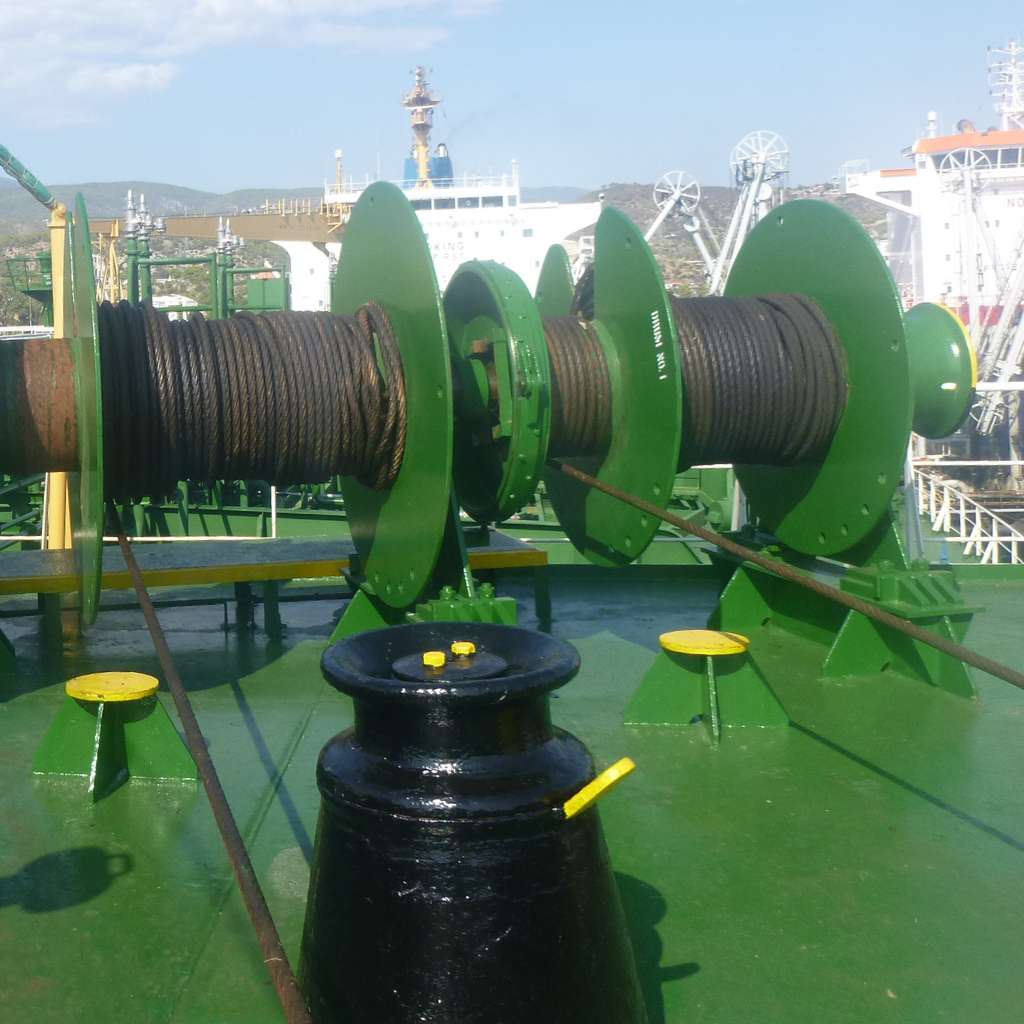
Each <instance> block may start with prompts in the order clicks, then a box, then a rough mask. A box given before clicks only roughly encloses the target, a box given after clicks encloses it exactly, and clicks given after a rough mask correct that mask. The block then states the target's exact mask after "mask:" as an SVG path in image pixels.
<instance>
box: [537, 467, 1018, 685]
mask: <svg viewBox="0 0 1024 1024" xmlns="http://www.w3.org/2000/svg"><path fill="white" fill-rule="evenodd" d="M548 464H549V465H551V466H553V467H554V468H555V469H559V470H561V471H562V472H563V473H564V474H565V475H566V476H569V477H572V478H573V479H574V480H578V481H579V482H580V483H582V484H586V485H587V486H588V487H593V488H594V489H595V490H598V491H602V492H603V493H605V494H608V495H610V496H611V497H613V498H618V499H619V501H624V502H625V503H626V504H627V505H632V506H633V508H636V509H640V511H641V512H647V513H648V514H649V515H652V516H656V517H657V518H658V519H661V520H662V521H663V522H666V523H669V524H670V525H672V526H675V527H677V528H678V529H680V530H685V531H686V532H687V533H691V534H693V535H694V536H695V537H699V538H700V539H701V540H704V541H707V542H708V543H709V544H714V545H715V546H716V547H720V548H722V549H723V550H724V551H728V552H729V553H730V554H733V555H736V557H737V558H742V559H745V560H746V561H748V562H753V563H754V565H758V566H760V567H761V568H762V569H767V570H768V572H771V573H774V574H775V575H776V576H781V577H782V578H783V579H786V580H789V581H790V582H791V583H797V584H799V585H800V586H801V587H806V588H807V589H808V590H812V591H813V592H814V593H815V594H819V595H820V596H821V597H826V598H828V599H829V600H830V601H835V602H837V603H838V604H842V605H845V606H846V607H847V608H850V609H852V610H853V611H855V612H860V614H861V615H866V616H867V617H868V618H869V619H874V621H875V622H879V623H881V624H882V625H883V626H888V627H889V628H890V629H895V630H897V631H898V632H900V633H903V634H905V635H906V636H909V637H910V638H911V639H913V640H917V641H919V642H920V643H922V644H927V645H928V646H929V647H934V648H935V649H936V650H937V651H941V652H942V653H943V654H948V655H949V656H950V657H951V658H956V659H958V660H959V661H963V662H966V663H967V664H968V665H972V666H973V667H974V668H977V669H981V671H982V672H987V673H988V674H989V675H992V676H995V677H996V678H997V679H1002V680H1003V681H1004V682H1007V683H1010V684H1011V685H1012V686H1016V687H1018V689H1021V690H1024V674H1022V673H1020V672H1018V671H1016V670H1015V669H1012V668H1010V667H1009V666H1008V665H1001V664H1000V663H999V662H998V661H993V660H992V659H991V658H986V657H985V656H984V655H983V654H978V653H977V652H976V651H972V650H970V649H969V648H967V647H963V646H961V645H960V644H958V643H954V642H953V641H952V640H947V639H946V638H945V637H941V636H936V635H935V634H934V633H932V632H931V631H930V630H927V629H925V628H924V627H923V626H919V625H917V623H916V622H911V621H910V620H909V619H902V618H900V617H899V616H898V615H893V614H892V613H891V612H887V611H883V610H882V609H881V608H877V607H876V606H875V605H873V604H869V603H868V602H867V601H862V600H861V599H860V598H859V597H854V596H853V595H852V594H847V593H846V592H845V591H843V590H840V589H839V588H838V587H830V586H829V585H828V584H827V583H822V582H821V581H820V580H816V579H814V577H812V576H807V575H805V574H804V573H802V572H800V571H799V570H798V569H794V568H793V567H792V566H789V565H785V564H783V563H781V562H777V561H776V560H775V559H773V558H768V557H766V556H765V555H761V554H758V553H757V552H756V551H751V549H750V548H746V547H744V546H743V545H742V544H737V543H736V542H735V541H733V540H729V538H728V537H722V536H720V535H719V534H717V533H713V532H712V531H711V530H705V529H704V527H702V526H697V525H696V523H691V522H688V521H687V520H685V519H681V518H680V517H679V516H674V515H672V513H671V512H666V511H665V510H664V509H661V508H658V506H657V505H652V504H651V503H650V502H649V501H644V500H643V499H642V498H638V497H636V496H635V495H633V494H629V493H627V492H626V491H622V490H619V488H618V487H612V486H611V485H609V484H606V483H604V482H602V481H601V480H598V479H597V478H596V477H593V476H590V474H589V473H584V472H582V471H581V470H579V469H576V468H575V467H573V466H569V465H567V464H566V463H564V462H560V461H559V460H557V459H551V460H550V461H549V463H548Z"/></svg>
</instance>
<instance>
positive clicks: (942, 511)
mask: <svg viewBox="0 0 1024 1024" xmlns="http://www.w3.org/2000/svg"><path fill="white" fill-rule="evenodd" d="M914 473H915V476H916V477H917V510H918V512H919V514H920V515H927V516H928V519H929V520H930V521H931V524H932V532H933V533H944V534H946V535H947V536H946V538H945V539H946V542H947V543H949V544H963V545H964V554H965V555H976V556H977V557H978V558H980V559H981V561H982V564H983V565H1000V564H1007V563H1009V564H1012V565H1020V564H1021V563H1022V562H1024V533H1021V532H1020V531H1019V530H1017V528H1016V527H1014V526H1011V525H1010V524H1009V523H1008V522H1007V521H1006V520H1005V519H1002V518H1000V517H999V516H997V515H996V514H995V513H994V512H992V511H991V510H990V509H987V508H985V506H984V505H980V504H978V502H976V501H975V500H974V499H973V498H971V497H969V496H968V495H967V494H965V493H964V492H963V490H961V488H962V487H964V486H965V485H964V484H963V483H961V482H960V481H959V480H943V479H941V478H940V477H935V476H932V475H931V474H930V473H923V472H922V471H921V470H920V469H919V468H916V467H915V470H914Z"/></svg>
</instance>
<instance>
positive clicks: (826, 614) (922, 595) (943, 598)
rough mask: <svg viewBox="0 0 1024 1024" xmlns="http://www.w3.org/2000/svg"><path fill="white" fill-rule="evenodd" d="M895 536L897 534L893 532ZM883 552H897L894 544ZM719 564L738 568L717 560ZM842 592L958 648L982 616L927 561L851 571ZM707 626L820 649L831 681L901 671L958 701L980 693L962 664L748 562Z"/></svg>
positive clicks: (718, 557)
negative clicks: (762, 633)
mask: <svg viewBox="0 0 1024 1024" xmlns="http://www.w3.org/2000/svg"><path fill="white" fill-rule="evenodd" d="M892 530H893V531H894V533H895V527H894V526H893V527H892ZM895 536H896V538H897V540H898V534H895ZM880 548H881V550H883V551H884V550H886V549H888V550H890V551H891V550H892V548H891V538H890V543H889V544H886V543H884V542H883V543H881V544H880ZM713 558H714V559H715V560H717V561H720V562H732V563H733V564H736V562H735V560H733V559H730V558H729V557H728V556H724V555H721V554H719V553H715V554H714V555H713ZM835 568H836V567H835V566H833V571H835ZM839 586H840V589H842V590H843V591H846V592H847V593H851V594H854V595H855V596H857V597H860V598H862V599H863V600H865V601H867V602H869V603H870V604H873V605H875V606H876V607H878V608H881V609H883V610H884V611H887V612H890V613H892V614H893V615H898V616H900V617H901V618H905V619H909V620H910V621H912V622H915V623H917V624H918V625H920V626H923V627H924V628H925V629H928V630H929V631H931V632H933V633H935V634H936V635H938V636H941V637H944V638H946V639H948V640H953V641H955V642H957V643H961V642H963V639H964V637H965V635H966V633H967V628H968V626H969V625H970V621H971V619H972V617H973V616H974V614H975V613H976V612H978V611H981V609H980V608H979V607H974V606H969V605H967V604H965V603H964V601H963V598H962V597H961V595H960V593H959V589H958V587H957V584H956V581H955V580H954V578H953V574H952V573H951V572H948V571H941V570H940V571H933V570H931V569H930V568H929V567H928V565H927V563H924V562H915V563H913V565H910V566H906V567H905V566H900V565H894V564H893V562H892V561H890V560H889V559H879V561H878V562H877V564H873V565H869V566H865V567H856V566H854V567H850V568H847V569H846V570H845V574H844V575H843V576H842V577H841V579H840V581H839ZM709 625H711V627H712V628H714V629H722V630H730V631H737V632H742V633H747V634H748V635H749V634H750V633H753V632H756V631H757V630H760V629H762V628H765V627H767V628H770V629H772V630H773V632H776V633H777V634H778V633H781V634H788V635H790V636H792V637H796V638H798V639H800V640H803V641H810V642H811V643H813V644H815V645H817V646H818V647H819V649H820V659H821V662H820V664H821V675H822V676H823V677H825V678H839V677H843V676H864V675H877V674H878V673H880V672H896V673H898V674H900V675H903V676H906V677H908V678H910V679H916V680H918V681H920V682H924V683H927V684H929V685H930V686H936V687H938V688H940V689H943V690H947V691H948V692H950V693H953V694H955V695H957V696H960V697H967V698H972V697H974V695H975V693H976V690H975V687H974V680H973V677H972V675H971V671H970V669H969V668H968V667H967V666H966V665H964V664H963V662H961V661H959V660H957V659H956V658H951V657H950V656H949V655H947V654H943V653H941V652H940V651H937V650H935V649H934V648H932V647H929V646H927V645H925V644H921V643H919V642H918V641H915V640H912V639H911V638H910V637H908V636H906V635H904V634H903V633H899V632H897V631H895V630H893V629H890V628H889V627H887V626H883V625H881V624H880V623H877V622H875V621H874V620H872V619H869V618H867V617H866V616H864V615H861V614H860V613H859V612H855V611H853V610H852V609H849V608H846V607H844V606H843V605H840V604H837V603H836V602H834V601H831V600H829V599H828V598H826V597H822V596H820V595H818V594H815V593H813V592H811V591H810V590H807V589H805V588H803V587H800V586H797V585H796V584H794V583H791V582H790V581H788V580H784V579H782V578H781V577H778V576H776V575H774V574H773V573H770V572H768V571H767V570H765V569H762V568H760V567H759V566H755V565H752V564H750V563H749V562H742V563H739V564H738V566H737V568H736V570H735V572H734V573H733V575H732V578H731V579H730V580H729V582H728V584H727V585H726V587H725V589H724V590H723V592H722V595H721V597H720V598H719V602H718V607H717V608H716V609H715V611H714V612H713V613H712V615H711V618H710V620H709Z"/></svg>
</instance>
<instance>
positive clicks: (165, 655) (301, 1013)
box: [107, 501, 312, 1024]
mask: <svg viewBox="0 0 1024 1024" xmlns="http://www.w3.org/2000/svg"><path fill="white" fill-rule="evenodd" d="M107 513H108V515H109V516H110V520H111V522H112V523H113V524H114V526H115V529H116V531H117V542H118V544H119V545H120V548H121V554H122V555H123V556H124V561H125V565H126V566H127V567H128V575H129V576H130V577H131V581H132V585H133V586H134V587H135V594H136V596H137V597H138V599H139V606H140V607H141V608H142V614H143V617H144V618H145V620H146V625H147V626H148V627H149V635H150V637H151V638H152V640H153V646H154V647H155V648H156V654H157V658H158V659H159V661H160V667H161V669H163V673H164V680H165V681H166V683H167V688H168V689H169V690H170V691H171V697H172V698H173V699H174V707H175V709H176V710H177V712H178V717H179V718H180V719H181V727H182V730H183V732H184V734H185V743H186V745H187V746H188V750H189V753H190V754H191V755H192V760H193V761H195V763H196V768H197V770H198V772H199V778H200V780H201V781H202V783H203V788H204V789H205V790H206V796H207V798H208V799H209V801H210V809H211V810H212V811H213V817H214V820H215V821H216V823H217V829H218V831H219V832H220V836H221V839H222V840H223V842H224V848H225V850H226V851H227V855H228V860H229V861H230V862H231V868H232V870H233V871H234V873H235V879H236V881H237V882H238V887H239V889H240V890H241V893H242V900H243V902H244V903H245V909H246V910H247V911H248V912H249V918H250V920H251V921H252V926H253V930H254V931H255V933H256V939H257V941H258V942H259V945H260V951H261V952H262V953H263V961H264V963H265V964H266V965H267V970H268V971H269V972H270V977H271V980H272V981H273V983H274V988H275V989H276V990H277V997H278V999H279V1000H280V1002H281V1008H282V1009H283V1010H284V1015H285V1019H286V1020H287V1021H288V1024H312V1019H311V1017H310V1015H309V1010H308V1009H307V1007H306V1002H305V1000H304V999H303V998H302V994H301V993H300V992H299V987H298V984H297V983H296V981H295V974H294V972H293V971H292V967H291V964H290V963H289V961H288V954H287V953H286V952H285V949H284V946H283V945H282V943H281V936H280V933H279V932H278V930H277V925H276V924H275V923H274V919H273V917H272V916H271V914H270V908H269V907H268V906H267V901H266V897H265V896H264V895H263V890H262V888H261V887H260V883H259V879H258V878H257V877H256V871H255V869H254V868H253V866H252V861H251V860H250V859H249V853H248V851H247V850H246V848H245V842H244V840H243V839H242V834H241V833H240V832H239V830H238V823H237V822H236V821H235V816H234V814H233V813H232V811H231V805H230V804H229V803H228V799H227V796H226V795H225V793H224V788H223V787H222V786H221V783H220V778H219V777H218V775H217V769H216V768H215V767H214V765H213V759H212V758H211V757H210V752H209V750H208V749H207V743H206V740H205V739H204V738H203V734H202V732H201V730H200V728H199V722H198V721H197V720H196V716H195V712H194V711H193V710H192V702H191V701H190V700H189V698H188V692H187V691H186V689H185V684H184V683H183V682H182V681H181V676H180V675H179V674H178V669H177V667H176V666H175V664H174V658H173V657H172V656H171V651H170V648H169V647H168V646H167V638H166V637H165V636H164V631H163V629H162V628H161V626H160V620H159V619H158V618H157V617H156V609H155V608H154V607H153V601H152V599H151V598H150V596H149V591H148V590H147V589H146V584H145V582H144V580H143V578H142V572H141V571H140V569H139V564H138V562H137V561H136V560H135V553H134V552H133V551H132V547H131V545H130V544H129V543H128V538H127V536H126V535H125V532H124V526H123V525H122V523H121V518H120V516H119V515H118V512H117V508H116V506H115V505H114V503H113V501H108V502H107Z"/></svg>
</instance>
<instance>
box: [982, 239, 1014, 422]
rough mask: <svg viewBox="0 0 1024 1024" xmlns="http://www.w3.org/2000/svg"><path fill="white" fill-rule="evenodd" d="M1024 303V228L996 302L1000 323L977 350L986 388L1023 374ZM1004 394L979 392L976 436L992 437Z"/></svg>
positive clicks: (1002, 413)
mask: <svg viewBox="0 0 1024 1024" xmlns="http://www.w3.org/2000/svg"><path fill="white" fill-rule="evenodd" d="M1022 302H1024V225H1022V227H1021V230H1020V232H1019V233H1018V235H1017V241H1016V244H1015V245H1014V248H1013V262H1012V263H1011V264H1010V267H1009V270H1008V272H1007V275H1006V279H1005V281H1004V284H1003V287H1002V288H1001V289H1000V292H999V297H998V299H997V300H996V305H997V307H1001V312H1000V314H999V320H998V322H997V323H996V325H995V326H994V327H993V328H992V329H991V330H989V331H987V332H986V333H985V335H984V337H983V339H982V344H981V345H980V346H978V349H977V351H978V363H979V373H978V376H979V378H980V380H981V381H982V382H984V383H986V384H1006V383H1007V382H1008V381H1011V380H1012V379H1013V378H1014V377H1017V376H1019V375H1020V374H1021V373H1024V317H1021V316H1019V315H1018V313H1019V310H1020V307H1021V303H1022ZM1006 411H1007V410H1006V404H1005V394H1004V393H1003V392H1001V391H998V390H986V391H982V392H981V393H980V394H979V396H978V402H977V404H976V406H975V409H974V417H975V419H976V421H977V428H978V432H979V433H981V434H991V433H992V431H993V429H994V428H995V426H996V424H998V423H999V422H1000V421H1001V420H1002V419H1003V418H1004V416H1005V414H1006Z"/></svg>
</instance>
